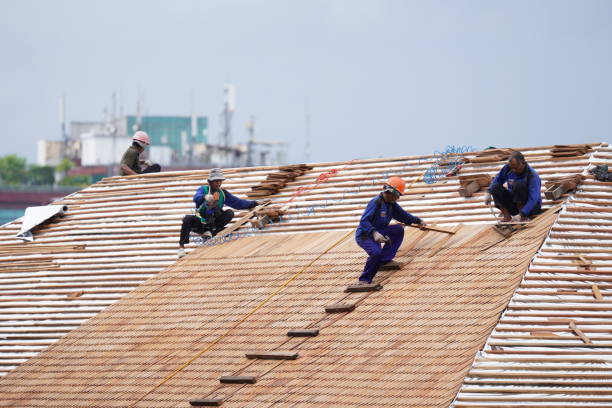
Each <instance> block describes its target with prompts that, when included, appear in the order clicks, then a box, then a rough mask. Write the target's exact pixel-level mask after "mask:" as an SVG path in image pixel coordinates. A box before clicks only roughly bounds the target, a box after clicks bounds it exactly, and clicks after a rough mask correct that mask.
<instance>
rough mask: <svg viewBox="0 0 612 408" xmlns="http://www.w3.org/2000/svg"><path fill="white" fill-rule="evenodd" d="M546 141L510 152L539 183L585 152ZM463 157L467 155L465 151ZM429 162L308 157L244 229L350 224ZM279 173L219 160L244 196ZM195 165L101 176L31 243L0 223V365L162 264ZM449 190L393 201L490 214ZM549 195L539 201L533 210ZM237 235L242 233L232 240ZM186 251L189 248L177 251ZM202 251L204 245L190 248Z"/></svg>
mask: <svg viewBox="0 0 612 408" xmlns="http://www.w3.org/2000/svg"><path fill="white" fill-rule="evenodd" d="M592 146H593V147H594V148H595V149H596V152H598V151H606V150H605V148H603V147H602V145H600V144H592ZM603 146H605V144H603ZM556 149H557V148H555V147H554V146H546V147H534V148H526V149H520V150H521V151H523V152H524V154H525V155H526V156H527V159H528V160H529V162H530V164H531V165H532V166H533V167H534V168H536V169H537V171H538V172H539V174H540V175H541V176H542V178H543V180H544V181H546V180H547V179H550V178H551V177H556V176H559V174H575V173H581V172H583V171H584V169H585V168H586V167H587V165H588V164H589V160H590V159H591V157H592V156H593V154H592V153H585V154H580V153H579V154H577V155H569V156H566V157H563V156H559V155H558V154H557V152H556ZM465 156H466V157H467V158H471V159H476V157H475V155H474V154H466V155H465ZM438 159H439V158H436V157H433V156H431V155H430V156H409V157H398V158H385V159H370V160H354V161H350V162H336V163H320V164H312V165H311V166H312V169H311V170H309V171H308V172H306V174H304V175H301V176H299V177H298V178H297V179H296V180H295V181H293V182H289V183H287V185H286V186H284V187H282V188H281V189H280V191H279V192H278V193H277V194H274V195H272V196H271V197H272V199H273V201H274V202H281V203H285V202H287V201H291V205H292V206H291V209H290V210H289V214H288V215H287V216H286V217H285V218H284V219H283V222H281V223H280V224H275V225H271V226H268V227H267V228H266V229H264V230H262V231H256V232H253V231H251V232H249V233H254V234H256V235H257V236H262V237H264V236H266V235H270V234H277V233H291V234H294V233H297V234H299V235H298V236H300V235H301V234H302V233H307V232H308V233H310V232H315V233H319V232H322V231H334V230H338V231H339V232H341V231H347V230H348V229H350V228H353V227H354V226H355V225H356V224H357V221H358V218H359V216H360V215H361V211H362V209H363V206H364V205H365V204H366V203H367V201H368V200H369V199H370V198H371V197H372V196H373V195H374V194H376V192H378V191H379V190H380V183H381V182H382V181H383V180H384V179H386V177H387V176H388V175H389V174H398V175H401V176H402V177H404V178H406V179H407V180H409V181H413V180H417V179H418V178H419V177H420V176H421V175H422V174H423V172H424V171H425V170H427V169H428V168H430V167H431V166H432V164H434V163H435V162H436V160H438ZM477 161H478V160H474V163H469V164H466V165H464V167H463V169H462V170H461V172H460V175H469V174H482V173H486V174H489V175H494V173H495V172H496V171H497V170H499V167H500V164H501V163H503V162H500V161H494V162H489V163H486V162H485V163H477ZM278 170H279V169H278V168H275V167H266V168H246V169H244V168H243V169H229V170H227V171H226V174H227V175H229V176H230V180H228V181H227V182H226V183H225V184H224V187H227V188H228V189H229V190H230V191H231V192H232V193H235V194H237V195H239V196H243V195H245V194H247V193H248V192H249V191H250V190H251V188H252V187H254V186H256V185H258V184H259V183H261V182H263V181H265V179H266V177H267V176H268V174H270V173H273V172H277V171H278ZM206 174H207V171H189V172H176V173H159V174H151V175H141V176H131V177H114V178H107V179H104V180H103V181H101V182H99V183H96V184H94V185H92V186H90V187H88V188H87V189H85V190H83V191H80V192H77V193H75V194H72V195H71V196H69V197H66V198H65V199H63V200H61V201H60V202H59V203H62V204H67V205H68V206H69V210H68V213H67V215H66V216H65V217H63V218H61V219H59V220H57V221H55V222H53V223H51V224H48V225H45V226H44V227H42V228H41V229H40V230H39V231H38V233H37V241H35V242H34V243H33V244H25V245H22V244H20V248H18V249H17V250H16V249H15V247H14V245H15V244H16V243H17V241H15V240H14V239H12V238H11V236H12V235H14V234H15V233H16V231H17V230H18V229H19V225H20V223H19V222H14V223H11V224H8V225H6V226H4V228H2V229H1V230H0V259H1V260H2V262H3V264H4V265H7V266H8V265H10V268H11V269H5V270H4V271H3V273H2V274H0V279H3V284H2V285H0V300H2V301H3V302H4V303H3V305H4V306H5V307H4V308H3V310H2V312H1V313H0V324H1V325H2V326H3V330H4V332H5V333H6V338H5V339H4V340H0V359H1V360H0V369H2V367H4V370H6V371H5V372H7V371H10V370H11V369H13V368H14V367H16V366H18V365H19V364H20V363H22V362H24V361H26V360H27V359H28V358H30V357H32V356H34V355H36V354H37V353H38V352H40V351H41V350H44V349H45V348H46V347H48V346H49V345H51V344H54V343H55V342H56V341H57V340H58V339H59V338H61V337H62V336H63V335H65V334H66V333H69V332H70V331H71V330H73V329H74V328H76V327H78V326H79V325H80V324H82V323H84V322H86V321H87V319H89V318H91V317H92V316H95V315H96V314H97V313H99V312H100V311H101V310H104V309H105V308H106V307H107V306H109V305H111V304H113V303H114V302H116V301H118V300H119V299H121V297H122V296H124V295H125V294H127V293H129V292H131V291H132V290H133V289H134V288H136V287H138V286H139V285H140V284H142V283H143V282H145V281H146V280H147V279H148V278H151V277H153V276H155V275H156V274H157V273H159V272H160V271H162V270H164V269H166V268H167V267H172V265H173V264H174V263H175V261H176V255H175V253H176V248H177V244H176V241H177V240H178V239H177V236H178V230H179V227H180V219H181V218H182V216H183V215H184V214H186V213H189V212H190V211H192V202H191V196H192V194H193V192H194V190H195V188H197V187H198V186H199V185H200V184H201V183H202V182H203V179H204V178H205V176H206ZM409 184H410V183H409ZM458 187H459V180H458V178H457V177H450V178H443V179H442V180H441V181H440V182H438V183H435V184H426V183H424V182H422V181H419V182H416V183H414V184H412V185H410V188H409V190H408V192H407V194H406V195H405V197H403V198H402V202H401V203H402V205H403V206H404V208H406V209H408V210H409V211H411V212H414V213H415V214H417V215H419V216H421V217H422V218H424V219H426V220H427V221H428V222H436V223H439V224H455V223H457V222H459V221H461V222H463V223H464V224H465V225H470V224H473V225H478V224H483V223H490V222H491V215H490V213H488V209H487V208H485V207H484V206H483V205H482V203H481V202H482V197H481V194H482V193H478V194H476V195H475V196H474V197H471V198H464V197H460V196H459V195H458V193H457V189H458ZM557 202H561V201H557ZM554 203H555V202H551V201H548V200H545V201H544V208H549V207H550V205H552V204H554ZM240 215H241V214H238V216H237V217H236V218H239V217H240ZM242 231H245V230H244V229H243V230H242ZM283 236H285V235H283ZM302 239H306V238H302ZM240 242H245V241H244V240H243V239H242V238H241V239H240ZM8 245H11V247H8ZM225 245H227V244H224V245H223V246H225ZM2 248H4V249H5V250H4V254H3V253H2V252H1V250H2ZM196 248H197V246H196V245H191V246H190V247H188V251H193V250H194V249H196ZM209 249H215V248H206V249H201V250H209ZM3 255H4V256H3ZM266 259H267V258H266ZM360 259H361V258H360ZM359 262H361V261H359Z"/></svg>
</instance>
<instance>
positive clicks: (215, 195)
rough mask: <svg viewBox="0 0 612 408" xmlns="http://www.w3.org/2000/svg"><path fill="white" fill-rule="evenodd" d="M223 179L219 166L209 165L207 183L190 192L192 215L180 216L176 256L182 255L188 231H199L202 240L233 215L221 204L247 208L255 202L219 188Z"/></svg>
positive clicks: (254, 205)
mask: <svg viewBox="0 0 612 408" xmlns="http://www.w3.org/2000/svg"><path fill="white" fill-rule="evenodd" d="M224 180H225V177H224V176H223V170H221V169H212V170H211V171H210V174H209V175H208V184H206V185H203V186H202V187H200V188H198V190H197V191H196V193H195V195H194V196H193V201H194V202H195V205H196V215H186V216H185V217H184V218H183V225H182V226H181V236H180V239H179V250H178V257H179V258H181V257H183V256H185V244H188V243H189V233H190V232H191V231H194V232H195V233H196V234H202V238H203V239H205V240H206V239H209V238H212V237H213V236H214V235H216V234H217V233H218V232H219V231H221V230H222V229H223V227H225V226H226V225H227V224H228V223H229V222H230V221H231V220H232V218H234V212H233V211H232V210H230V209H227V210H224V209H223V206H224V205H227V206H228V207H232V208H234V209H236V210H247V209H250V208H253V207H256V206H257V205H258V204H259V202H258V201H255V200H243V199H240V198H238V197H236V196H234V195H233V194H230V192H229V191H227V190H225V189H222V188H221V184H223V181H224Z"/></svg>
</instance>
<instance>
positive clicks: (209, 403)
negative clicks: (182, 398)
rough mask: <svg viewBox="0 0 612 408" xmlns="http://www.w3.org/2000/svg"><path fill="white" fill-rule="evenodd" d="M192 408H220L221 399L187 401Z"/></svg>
mask: <svg viewBox="0 0 612 408" xmlns="http://www.w3.org/2000/svg"><path fill="white" fill-rule="evenodd" d="M189 404H190V405H191V406H192V407H220V406H221V405H223V399H221V398H200V399H195V400H191V401H189Z"/></svg>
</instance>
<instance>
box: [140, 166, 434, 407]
mask: <svg viewBox="0 0 612 408" xmlns="http://www.w3.org/2000/svg"><path fill="white" fill-rule="evenodd" d="M424 175H425V173H423V174H421V175H420V176H419V177H417V178H416V180H414V181H413V182H412V183H410V185H409V186H408V187H406V189H405V190H408V189H409V188H411V187H412V186H413V185H414V184H415V183H418V182H419V181H420V180H421V179H422V178H423V176H424ZM353 231H354V230H350V231H349V232H347V233H346V234H344V235H343V236H342V237H340V239H338V240H337V241H336V242H334V243H333V244H332V245H331V246H330V247H329V248H327V249H326V250H325V251H323V252H321V254H319V256H317V257H316V258H315V259H313V260H312V261H311V262H310V263H309V264H308V265H306V266H304V267H303V268H302V269H301V270H300V271H298V272H297V273H295V274H294V275H293V276H292V277H291V278H289V279H288V280H287V281H285V283H283V284H282V285H281V286H280V287H278V288H277V289H276V290H275V291H274V292H272V294H270V295H269V296H268V297H267V298H266V299H264V300H262V301H261V302H260V303H259V304H258V305H257V306H255V307H254V308H253V309H252V310H251V311H250V312H248V313H247V314H246V315H244V317H242V319H240V320H239V321H238V322H236V323H235V324H234V325H233V326H232V327H230V328H229V329H227V330H226V331H225V333H223V334H222V335H220V336H219V337H217V338H216V339H215V340H213V341H212V342H211V343H210V344H208V346H206V348H204V349H203V350H201V351H200V352H198V353H197V354H196V355H195V356H193V357H192V358H191V359H189V361H187V362H186V363H185V364H183V365H182V366H180V367H179V368H177V369H176V370H174V371H173V372H172V373H171V374H170V375H168V376H167V377H166V378H164V379H163V380H161V381H160V382H159V384H157V385H156V386H155V387H153V388H152V389H151V390H149V391H148V392H147V393H146V394H144V395H143V396H142V397H140V398H139V399H138V400H136V401H135V402H133V403H132V404H130V405H129V406H128V408H132V407H134V406H135V405H136V404H138V403H139V402H140V401H142V400H143V399H145V398H146V397H147V396H149V395H151V393H152V392H154V391H155V390H156V389H158V388H159V387H161V386H162V385H164V384H165V383H166V382H168V381H169V380H170V379H172V378H173V377H174V376H175V375H177V374H178V373H180V372H181V371H183V370H184V369H185V368H186V367H188V366H189V365H190V364H191V363H193V362H194V361H195V360H196V359H197V358H199V357H201V356H202V355H204V354H205V353H206V352H208V351H209V350H210V349H212V348H213V347H214V346H215V345H216V344H217V343H219V342H220V341H221V340H223V339H224V338H225V337H227V336H228V335H229V334H230V333H231V332H232V331H233V330H234V329H236V328H237V327H238V326H240V324H242V323H243V322H244V321H245V320H247V319H248V318H249V317H251V316H252V315H253V314H254V313H255V312H257V311H258V310H259V309H261V308H262V307H263V306H264V305H265V304H266V303H268V302H269V301H270V300H271V299H272V298H273V297H274V296H276V295H277V294H279V293H280V291H281V290H283V289H284V288H286V287H287V286H289V284H290V283H291V282H293V281H294V280H295V279H296V278H297V277H298V276H300V275H301V274H302V273H303V272H304V271H305V270H306V269H308V268H309V267H310V266H311V265H312V264H313V263H315V262H316V261H318V260H319V259H320V258H321V257H322V256H323V255H325V254H326V253H328V252H329V251H331V250H332V249H334V248H335V247H337V246H338V245H340V243H341V242H342V241H344V239H345V238H346V237H348V236H349V235H350V234H352V233H353Z"/></svg>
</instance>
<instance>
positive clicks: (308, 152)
mask: <svg viewBox="0 0 612 408" xmlns="http://www.w3.org/2000/svg"><path fill="white" fill-rule="evenodd" d="M304 156H305V159H306V160H305V161H306V163H309V162H310V112H308V110H306V146H305V148H304Z"/></svg>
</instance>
